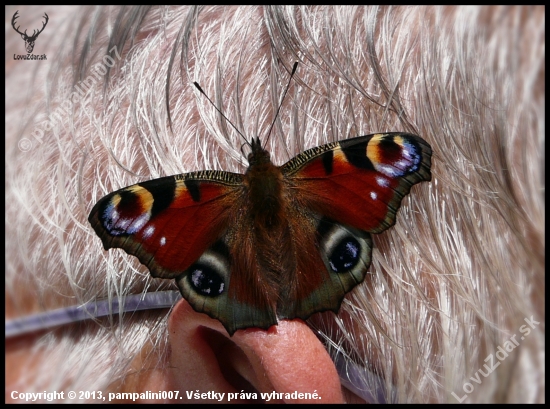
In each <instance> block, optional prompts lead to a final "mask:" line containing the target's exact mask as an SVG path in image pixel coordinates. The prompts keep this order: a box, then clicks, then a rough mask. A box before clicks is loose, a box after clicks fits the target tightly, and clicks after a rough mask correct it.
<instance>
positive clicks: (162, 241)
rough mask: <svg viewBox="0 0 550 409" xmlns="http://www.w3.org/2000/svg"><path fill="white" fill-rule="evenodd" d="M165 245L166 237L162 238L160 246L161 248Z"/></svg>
mask: <svg viewBox="0 0 550 409" xmlns="http://www.w3.org/2000/svg"><path fill="white" fill-rule="evenodd" d="M165 244H166V237H164V236H162V237H161V238H160V245H161V246H164V245H165Z"/></svg>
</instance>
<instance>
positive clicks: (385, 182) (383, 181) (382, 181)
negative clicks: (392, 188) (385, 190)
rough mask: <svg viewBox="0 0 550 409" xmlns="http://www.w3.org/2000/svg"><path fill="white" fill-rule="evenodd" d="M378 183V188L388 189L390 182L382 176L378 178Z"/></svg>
mask: <svg viewBox="0 0 550 409" xmlns="http://www.w3.org/2000/svg"><path fill="white" fill-rule="evenodd" d="M376 183H378V186H382V187H388V186H389V181H388V179H386V178H383V177H382V176H376Z"/></svg>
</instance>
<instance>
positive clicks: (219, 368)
mask: <svg viewBox="0 0 550 409" xmlns="http://www.w3.org/2000/svg"><path fill="white" fill-rule="evenodd" d="M168 333H169V342H170V348H171V351H172V352H171V357H170V367H169V368H168V369H167V370H166V376H167V377H168V378H169V379H168V380H167V383H168V384H169V385H170V386H171V387H172V388H174V389H176V390H179V391H180V396H182V395H183V398H184V399H183V400H178V403H182V402H185V401H186V400H187V396H186V391H189V392H191V391H192V392H193V393H194V392H196V390H199V391H200V392H201V393H203V392H208V391H214V392H217V393H225V397H224V400H223V401H222V402H227V396H228V393H233V394H235V395H234V396H237V395H238V394H240V392H241V390H243V389H244V390H245V391H246V392H254V393H256V394H257V396H258V398H259V399H261V395H260V393H267V394H271V400H270V401H269V402H287V403H290V402H295V403H306V402H307V403H313V402H318V403H342V402H343V397H342V392H341V384H340V379H339V377H338V373H337V371H336V368H335V366H334V364H333V362H332V360H331V359H330V356H329V355H328V353H327V351H326V350H325V348H324V346H323V344H322V343H321V342H320V341H319V339H318V338H317V337H316V335H315V334H314V333H313V332H312V331H311V329H310V328H309V327H308V326H307V325H306V324H305V323H304V322H303V321H302V320H299V319H298V320H292V321H286V320H285V321H280V322H279V325H277V326H274V327H272V328H271V329H270V330H269V331H263V330H257V329H247V330H241V331H237V332H236V333H235V335H234V336H233V337H231V338H230V337H228V336H227V334H226V333H225V331H224V329H223V327H222V326H221V324H220V323H219V321H217V320H213V319H210V318H208V317H207V316H205V315H204V314H200V313H197V312H195V311H194V310H193V309H192V308H191V306H189V304H188V303H187V302H186V301H185V300H181V301H180V302H178V303H177V304H176V306H175V307H174V309H173V311H172V313H171V315H170V318H169V322H168ZM297 345H299V346H300V347H299V348H297V347H296V346H297ZM237 379H240V381H239V382H241V383H239V382H238V381H237ZM244 381H246V382H247V383H248V384H249V386H248V389H247V388H246V387H244V386H243V384H242V382H244ZM273 392H276V393H279V394H281V393H282V394H283V395H278V396H276V395H275V394H273ZM293 392H298V393H310V394H313V393H314V392H315V393H317V396H319V397H320V398H321V399H318V400H311V401H306V400H303V399H302V400H295V401H293V400H292V399H290V398H289V399H288V400H287V399H285V397H284V394H285V393H288V394H292V393H293ZM281 396H282V399H278V397H281ZM239 401H240V402H242V403H251V401H250V400H239V398H236V399H234V400H231V402H230V403H238V402H239ZM188 402H189V403H198V402H200V400H194V399H191V400H189V401H188ZM204 402H210V403H214V402H217V401H214V400H205V401H204Z"/></svg>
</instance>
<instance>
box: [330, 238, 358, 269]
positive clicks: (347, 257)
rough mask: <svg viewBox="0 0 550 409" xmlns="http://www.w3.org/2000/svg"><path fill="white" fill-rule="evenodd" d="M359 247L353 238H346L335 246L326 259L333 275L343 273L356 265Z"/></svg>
mask: <svg viewBox="0 0 550 409" xmlns="http://www.w3.org/2000/svg"><path fill="white" fill-rule="evenodd" d="M360 254H361V245H360V244H359V242H358V241H357V239H356V238H355V237H352V236H346V237H344V238H343V239H342V240H340V242H339V243H338V244H337V245H336V247H335V248H334V249H333V250H332V253H331V254H330V256H329V257H328V262H329V265H330V268H331V269H332V271H334V272H335V273H345V272H347V271H349V270H351V269H353V267H355V266H356V265H357V263H358V262H359V259H360Z"/></svg>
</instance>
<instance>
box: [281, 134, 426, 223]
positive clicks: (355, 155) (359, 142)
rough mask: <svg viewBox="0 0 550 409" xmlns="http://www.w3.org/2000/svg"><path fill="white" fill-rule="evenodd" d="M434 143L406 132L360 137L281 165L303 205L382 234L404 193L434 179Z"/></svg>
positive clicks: (341, 221) (330, 145) (302, 155)
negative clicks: (432, 165)
mask: <svg viewBox="0 0 550 409" xmlns="http://www.w3.org/2000/svg"><path fill="white" fill-rule="evenodd" d="M430 165H431V148H430V146H429V145H428V144H427V143H426V142H425V141H424V140H423V139H421V138H419V137H418V136H415V135H410V134H403V133H385V134H373V135H367V136H360V137H357V138H352V139H348V140H344V141H340V142H334V143H331V144H328V145H324V146H320V147H317V148H313V149H310V150H308V151H305V152H304V153H302V154H300V155H298V156H297V157H295V158H294V159H292V160H290V161H289V162H287V163H286V164H285V165H283V166H282V172H283V175H284V176H285V178H286V180H287V181H288V183H289V185H290V186H292V190H293V192H295V195H296V196H298V197H299V198H300V201H301V203H302V205H303V206H304V207H307V208H308V209H311V210H313V211H315V212H317V213H319V214H322V215H323V216H326V217H329V218H330V219H332V220H335V221H338V222H340V223H342V224H344V225H347V226H353V227H355V228H358V229H361V230H365V231H367V232H370V233H380V232H382V231H384V230H386V229H387V228H388V227H390V226H393V224H394V223H395V215H396V213H397V210H398V209H399V206H400V205H401V200H402V198H403V196H405V195H406V194H408V193H409V191H410V189H411V187H412V185H414V184H416V183H418V182H421V181H424V180H426V181H427V180H430V179H431V174H430Z"/></svg>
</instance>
